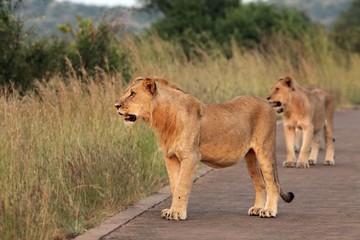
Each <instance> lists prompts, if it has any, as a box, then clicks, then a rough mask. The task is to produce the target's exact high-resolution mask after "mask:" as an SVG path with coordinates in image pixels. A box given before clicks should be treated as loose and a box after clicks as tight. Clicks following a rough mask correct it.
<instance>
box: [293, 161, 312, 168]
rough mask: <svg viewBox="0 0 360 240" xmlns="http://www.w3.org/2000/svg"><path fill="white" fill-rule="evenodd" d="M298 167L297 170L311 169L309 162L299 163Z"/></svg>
mask: <svg viewBox="0 0 360 240" xmlns="http://www.w3.org/2000/svg"><path fill="white" fill-rule="evenodd" d="M296 167H297V168H309V167H310V165H309V162H298V163H297V164H296Z"/></svg>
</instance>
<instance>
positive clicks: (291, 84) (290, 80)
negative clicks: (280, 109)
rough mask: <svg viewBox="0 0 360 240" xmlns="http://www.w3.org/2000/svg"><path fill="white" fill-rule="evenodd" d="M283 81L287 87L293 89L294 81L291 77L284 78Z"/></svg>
mask: <svg viewBox="0 0 360 240" xmlns="http://www.w3.org/2000/svg"><path fill="white" fill-rule="evenodd" d="M284 81H285V85H286V86H287V87H289V88H294V80H292V79H291V77H285V78H284Z"/></svg>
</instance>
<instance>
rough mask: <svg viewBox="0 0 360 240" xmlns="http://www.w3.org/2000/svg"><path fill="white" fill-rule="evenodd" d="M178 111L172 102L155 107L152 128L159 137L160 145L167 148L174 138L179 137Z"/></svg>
mask: <svg viewBox="0 0 360 240" xmlns="http://www.w3.org/2000/svg"><path fill="white" fill-rule="evenodd" d="M176 115H177V110H176V109H174V107H173V106H172V104H171V102H169V101H168V102H161V104H157V105H155V106H154V107H153V110H152V114H151V121H150V126H151V128H153V129H154V130H155V131H156V132H157V134H158V135H159V140H160V144H161V145H162V147H166V146H167V145H168V144H169V143H170V142H172V140H173V138H174V137H175V136H177V134H178V133H177V130H179V127H178V126H177V125H178V122H177V120H178V119H177V116H176Z"/></svg>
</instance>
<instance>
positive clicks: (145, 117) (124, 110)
mask: <svg viewBox="0 0 360 240" xmlns="http://www.w3.org/2000/svg"><path fill="white" fill-rule="evenodd" d="M115 107H116V109H117V111H118V113H119V114H120V115H121V116H122V117H124V121H125V122H126V123H134V122H136V121H137V120H142V121H143V122H145V123H146V124H148V125H149V126H150V127H151V128H152V129H153V130H155V132H156V133H157V135H158V139H159V144H160V146H161V148H162V149H163V156H164V160H165V164H166V168H167V172H168V175H169V180H170V189H171V195H172V204H171V207H170V208H169V209H164V210H162V213H161V216H162V217H163V218H166V219H169V220H185V219H186V217H187V206H188V199H189V194H190V190H191V186H192V183H193V176H194V173H195V171H196V166H197V164H198V163H199V162H203V163H205V164H207V165H209V166H211V167H214V168H224V167H228V166H231V165H234V164H236V163H237V162H238V161H239V160H240V159H241V158H243V157H244V158H245V161H246V163H247V168H248V171H249V174H250V175H251V178H252V180H253V184H254V187H255V192H256V198H255V203H254V206H253V207H251V208H250V209H249V211H248V214H249V215H259V216H260V217H275V216H276V214H277V203H278V198H279V195H280V196H281V197H282V199H283V200H284V201H286V202H291V201H292V199H293V198H294V195H293V194H292V193H287V194H285V193H283V191H282V190H281V188H280V184H279V180H278V175H277V168H276V162H275V131H276V117H275V113H274V111H273V110H272V108H271V106H270V105H269V104H268V103H267V102H265V101H264V100H261V99H260V98H256V97H238V98H235V99H234V100H232V101H230V102H228V103H224V104H204V103H202V102H200V101H199V100H198V99H196V98H195V97H193V96H191V95H189V94H186V93H184V92H183V91H182V90H180V89H179V88H178V87H177V86H176V85H173V84H170V83H169V82H168V81H166V80H163V79H158V78H143V77H139V78H136V79H135V80H134V81H133V82H132V84H131V85H130V86H129V87H128V88H127V90H126V91H125V92H124V94H123V96H122V97H121V98H120V100H118V101H117V102H116V103H115ZM264 180H265V185H264ZM266 195H267V199H266V202H265V196H266Z"/></svg>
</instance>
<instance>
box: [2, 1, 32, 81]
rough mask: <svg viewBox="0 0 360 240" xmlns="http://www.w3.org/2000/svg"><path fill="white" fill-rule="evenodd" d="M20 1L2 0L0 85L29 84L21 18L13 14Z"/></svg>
mask: <svg viewBox="0 0 360 240" xmlns="http://www.w3.org/2000/svg"><path fill="white" fill-rule="evenodd" d="M19 3H20V1H11V0H0V85H6V84H11V83H14V84H15V86H21V85H27V84H29V79H28V78H27V72H26V69H27V67H26V64H25V63H24V61H23V59H24V58H25V48H24V44H23V42H24V40H25V39H26V33H25V32H24V31H23V23H22V21H21V20H19V19H16V18H15V17H14V16H13V14H12V13H13V11H14V10H15V9H16V7H17V6H18V4H19Z"/></svg>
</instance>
